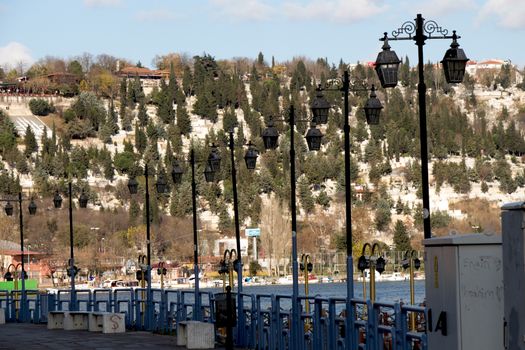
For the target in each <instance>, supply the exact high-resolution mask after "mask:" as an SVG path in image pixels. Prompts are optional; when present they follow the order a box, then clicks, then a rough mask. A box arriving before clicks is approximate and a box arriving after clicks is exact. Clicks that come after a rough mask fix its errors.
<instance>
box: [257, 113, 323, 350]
mask: <svg viewBox="0 0 525 350" xmlns="http://www.w3.org/2000/svg"><path fill="white" fill-rule="evenodd" d="M295 122H296V120H295V111H294V106H293V103H292V104H291V105H290V110H289V115H288V124H289V127H290V201H291V206H290V208H291V216H292V278H293V288H292V328H291V334H292V336H291V343H292V349H299V344H300V343H301V334H302V331H301V324H300V309H299V304H298V297H299V265H298V262H297V212H296V211H297V205H296V198H295V197H296V194H295V192H296V179H295V144H294V133H295V130H294V126H295ZM261 136H262V139H263V142H264V147H265V148H266V149H275V148H277V146H278V139H279V132H278V130H277V128H276V127H275V126H274V125H273V121H272V120H270V122H269V123H268V125H267V127H266V129H264V130H263V132H262V134H261ZM322 137H323V134H322V133H321V131H320V130H319V129H316V127H315V123H312V126H311V128H310V129H309V130H308V132H307V134H306V142H307V144H308V149H309V150H310V151H319V150H320V149H321V138H322Z"/></svg>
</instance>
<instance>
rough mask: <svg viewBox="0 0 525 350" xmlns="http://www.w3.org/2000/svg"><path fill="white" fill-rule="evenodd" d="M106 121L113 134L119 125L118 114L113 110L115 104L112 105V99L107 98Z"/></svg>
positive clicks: (116, 131)
mask: <svg viewBox="0 0 525 350" xmlns="http://www.w3.org/2000/svg"><path fill="white" fill-rule="evenodd" d="M106 120H107V123H108V124H109V126H110V127H111V134H112V135H115V134H117V133H118V130H119V127H118V115H117V112H116V111H115V106H114V105H113V99H111V100H109V107H108V116H107V119H106Z"/></svg>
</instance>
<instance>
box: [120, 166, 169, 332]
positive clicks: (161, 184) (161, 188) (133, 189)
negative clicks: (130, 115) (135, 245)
mask: <svg viewBox="0 0 525 350" xmlns="http://www.w3.org/2000/svg"><path fill="white" fill-rule="evenodd" d="M144 178H145V180H146V183H145V190H146V193H145V201H146V203H145V205H146V259H147V260H146V264H147V272H146V275H145V276H143V277H144V279H145V281H147V292H146V293H147V297H146V305H147V307H146V320H147V322H146V324H145V325H144V326H145V328H146V329H148V330H149V329H151V327H153V311H154V310H153V300H152V297H153V296H152V292H151V217H150V193H149V168H148V164H147V163H146V164H144ZM138 186H139V184H138V181H137V179H136V178H135V177H130V178H129V180H128V190H129V193H130V194H136V193H138ZM155 188H156V190H157V193H158V194H162V193H165V192H166V190H167V184H166V180H165V179H164V176H163V175H162V174H159V175H158V176H157V181H156V183H155Z"/></svg>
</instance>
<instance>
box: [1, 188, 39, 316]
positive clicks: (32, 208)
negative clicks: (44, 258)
mask: <svg viewBox="0 0 525 350" xmlns="http://www.w3.org/2000/svg"><path fill="white" fill-rule="evenodd" d="M22 200H23V199H22V192H18V199H11V198H2V199H0V201H2V202H7V203H6V205H5V207H4V210H5V214H6V215H7V216H13V209H14V207H13V205H12V204H11V202H18V219H19V225H20V254H21V259H20V260H21V264H20V265H21V268H22V271H21V273H20V274H21V278H22V295H21V297H20V314H19V315H20V316H19V318H20V321H21V322H25V321H26V320H27V319H28V316H29V314H28V308H27V306H28V305H27V295H26V282H25V281H26V278H27V273H26V271H25V267H24V215H23V210H22ZM36 209H37V206H36V203H35V202H34V200H33V199H32V198H31V202H30V203H29V205H28V207H27V210H28V211H29V215H35V214H36Z"/></svg>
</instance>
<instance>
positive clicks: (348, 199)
mask: <svg viewBox="0 0 525 350" xmlns="http://www.w3.org/2000/svg"><path fill="white" fill-rule="evenodd" d="M338 90H339V91H341V92H343V97H344V101H343V102H344V105H343V114H344V119H345V121H344V129H343V132H344V144H345V148H344V158H345V208H346V210H345V214H346V215H345V218H346V220H345V223H346V288H347V290H346V295H347V297H346V310H347V312H346V324H347V326H346V328H345V342H346V347H347V348H348V349H350V348H352V347H351V343H350V342H351V336H352V327H350V326H349V325H350V324H351V322H352V321H353V320H354V317H353V308H352V298H353V297H354V263H353V258H352V187H351V176H350V175H351V174H350V122H349V114H350V107H349V102H348V97H349V96H348V95H349V93H350V91H363V90H368V89H366V88H354V87H352V86H351V85H350V76H349V74H348V71H344V73H343V78H342V86H341V87H340V88H339V89H338ZM330 107H331V106H330V103H328V101H327V100H326V99H325V97H324V96H323V94H322V90H321V87H319V89H318V91H317V95H316V97H315V99H314V100H313V101H312V104H311V109H312V114H313V117H314V121H315V122H316V123H319V124H325V123H327V122H328V112H329V110H330ZM363 109H364V111H365V117H366V121H367V123H368V124H369V125H376V124H379V117H380V115H381V110H382V109H383V106H382V105H381V101H379V99H378V98H377V96H376V93H375V86H374V85H372V88H371V89H370V97H369V98H368V100H367V101H366V103H365V105H364V107H363Z"/></svg>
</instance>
